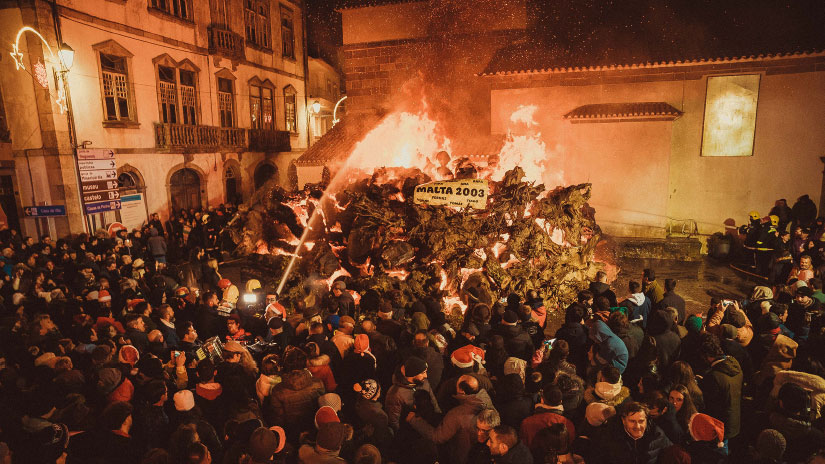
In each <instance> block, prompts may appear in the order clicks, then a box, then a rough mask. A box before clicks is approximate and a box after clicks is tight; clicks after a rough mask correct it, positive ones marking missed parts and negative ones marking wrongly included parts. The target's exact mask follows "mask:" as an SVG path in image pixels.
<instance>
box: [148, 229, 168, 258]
mask: <svg viewBox="0 0 825 464" xmlns="http://www.w3.org/2000/svg"><path fill="white" fill-rule="evenodd" d="M149 235H151V236H150V237H149V241H148V242H147V246H148V247H149V253H150V254H151V255H152V256H166V239H164V238H163V236H162V235H158V231H157V230H156V229H154V228H153V229H151V230H150V232H149Z"/></svg>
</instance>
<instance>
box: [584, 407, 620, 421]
mask: <svg viewBox="0 0 825 464" xmlns="http://www.w3.org/2000/svg"><path fill="white" fill-rule="evenodd" d="M615 415H616V408H614V407H613V406H609V405H607V404H604V403H599V402H594V403H590V404H588V405H587V409H586V410H585V411H584V417H585V418H586V419H587V423H588V424H590V425H592V426H593V427H598V426H600V425H602V424H604V423H605V422H607V419H610V418H611V417H613V416H615Z"/></svg>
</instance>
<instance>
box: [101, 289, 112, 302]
mask: <svg viewBox="0 0 825 464" xmlns="http://www.w3.org/2000/svg"><path fill="white" fill-rule="evenodd" d="M97 301H99V302H101V303H106V302H107V301H112V295H111V294H110V293H109V291H108V290H101V291H99V292H97Z"/></svg>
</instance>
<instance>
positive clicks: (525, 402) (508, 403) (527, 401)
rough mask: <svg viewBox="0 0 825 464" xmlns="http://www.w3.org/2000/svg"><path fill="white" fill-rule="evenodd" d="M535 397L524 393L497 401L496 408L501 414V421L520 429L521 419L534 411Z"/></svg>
mask: <svg viewBox="0 0 825 464" xmlns="http://www.w3.org/2000/svg"><path fill="white" fill-rule="evenodd" d="M533 406H534V404H533V398H532V397H530V396H526V395H522V396H519V397H516V398H509V399H506V400H502V401H499V402H498V403H496V409H498V413H499V415H500V416H501V423H502V424H505V425H509V426H510V427H513V428H515V429H516V430H518V428H519V426H521V421H523V420H524V418H525V417H528V416H529V415H530V414H532V413H533Z"/></svg>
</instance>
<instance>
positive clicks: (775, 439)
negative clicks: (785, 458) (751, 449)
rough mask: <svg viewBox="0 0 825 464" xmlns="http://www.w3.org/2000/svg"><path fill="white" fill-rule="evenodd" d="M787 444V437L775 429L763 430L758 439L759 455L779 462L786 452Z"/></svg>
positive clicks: (757, 448) (757, 449)
mask: <svg viewBox="0 0 825 464" xmlns="http://www.w3.org/2000/svg"><path fill="white" fill-rule="evenodd" d="M786 446H787V442H786V441H785V437H784V436H782V434H781V433H780V432H779V431H778V430H775V429H765V430H763V431H762V432H760V433H759V437H757V439H756V451H757V452H759V455H760V456H762V457H763V458H768V459H771V460H773V461H777V462H778V461H780V460H781V459H782V455H783V454H785V448H786Z"/></svg>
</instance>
